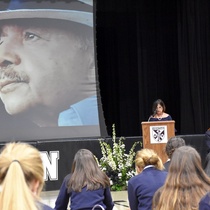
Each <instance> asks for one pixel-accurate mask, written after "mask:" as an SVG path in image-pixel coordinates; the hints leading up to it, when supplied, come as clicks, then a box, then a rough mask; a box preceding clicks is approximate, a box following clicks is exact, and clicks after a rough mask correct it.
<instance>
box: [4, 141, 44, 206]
mask: <svg viewBox="0 0 210 210" xmlns="http://www.w3.org/2000/svg"><path fill="white" fill-rule="evenodd" d="M43 176H44V170H43V164H42V159H41V156H40V153H39V151H38V150H37V149H36V148H35V147H33V146H31V145H29V144H26V143H8V144H6V145H5V147H4V148H3V150H2V152H1V154H0V187H1V190H0V210H17V209H21V210H37V209H38V208H37V206H36V202H35V200H36V199H38V197H39V195H40V192H41V190H42V188H43V184H44V179H43ZM34 181H38V182H39V187H38V192H37V195H36V196H37V197H36V198H35V196H34V195H33V194H32V191H31V189H30V184H31V183H32V182H34Z"/></svg>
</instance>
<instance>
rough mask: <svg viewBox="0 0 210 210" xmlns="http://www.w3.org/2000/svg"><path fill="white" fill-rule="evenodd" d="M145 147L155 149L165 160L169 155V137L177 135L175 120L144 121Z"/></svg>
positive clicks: (164, 160)
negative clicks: (166, 147) (166, 149)
mask: <svg viewBox="0 0 210 210" xmlns="http://www.w3.org/2000/svg"><path fill="white" fill-rule="evenodd" d="M141 125H142V135H143V148H148V149H153V150H154V151H155V152H156V153H157V154H158V155H159V157H160V158H161V160H162V161H163V163H164V162H166V161H167V159H168V157H167V155H166V153H165V146H166V143H167V141H168V139H169V138H171V137H173V136H175V121H174V120H170V121H152V122H142V123H141Z"/></svg>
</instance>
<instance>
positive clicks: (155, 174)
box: [128, 149, 167, 210]
mask: <svg viewBox="0 0 210 210" xmlns="http://www.w3.org/2000/svg"><path fill="white" fill-rule="evenodd" d="M135 165H136V171H137V173H138V175H136V176H134V177H132V178H131V179H130V180H129V181H128V200H129V205H130V209H131V210H137V209H139V210H151V208H152V198H153V195H154V193H155V191H156V190H157V189H158V188H159V187H161V186H162V185H163V184H164V182H165V179H166V176H167V172H166V171H164V170H163V169H164V166H163V163H162V160H161V159H160V157H159V156H158V155H157V153H156V152H155V151H154V150H152V149H142V150H140V151H138V152H137V154H136V158H135Z"/></svg>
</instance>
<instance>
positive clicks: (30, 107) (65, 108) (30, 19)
mask: <svg viewBox="0 0 210 210" xmlns="http://www.w3.org/2000/svg"><path fill="white" fill-rule="evenodd" d="M14 2H15V3H14ZM14 2H13V1H10V5H9V9H10V10H5V11H0V28H1V40H0V98H1V100H2V101H3V103H4V106H5V109H6V111H7V113H9V114H10V115H15V116H24V117H27V118H28V119H30V120H31V121H33V122H34V123H35V124H37V125H38V126H40V127H51V126H75V125H97V124H99V119H98V108H97V107H98V106H97V99H96V81H95V63H94V42H93V14H92V13H91V10H92V6H91V5H90V4H89V3H90V1H88V0H81V1H71V2H70V1H66V2H65V1H57V2H56V3H55V2H54V3H52V2H51V1H43V2H41V3H40V2H36V1H14ZM17 2H18V3H17ZM13 3H14V4H13ZM2 4H8V3H2ZM26 6H28V7H26ZM37 6H38V7H40V8H39V9H37ZM44 6H45V8H48V9H43V7H44ZM49 7H53V8H49ZM54 7H59V9H57V8H54ZM61 7H62V9H63V8H65V9H66V10H61ZM1 8H2V7H1ZM22 8H24V9H25V8H31V9H25V10H21V9H22ZM35 8H36V9H35Z"/></svg>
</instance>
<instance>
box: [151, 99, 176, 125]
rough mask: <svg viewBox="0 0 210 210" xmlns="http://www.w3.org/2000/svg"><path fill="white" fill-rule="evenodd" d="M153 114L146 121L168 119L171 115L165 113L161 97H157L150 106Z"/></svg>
mask: <svg viewBox="0 0 210 210" xmlns="http://www.w3.org/2000/svg"><path fill="white" fill-rule="evenodd" d="M152 112H153V114H152V115H151V116H150V117H149V119H148V121H169V120H172V117H171V116H170V115H169V114H167V113H166V106H165V103H164V102H163V101H162V100H161V99H157V100H156V101H155V102H154V103H153V106H152Z"/></svg>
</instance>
